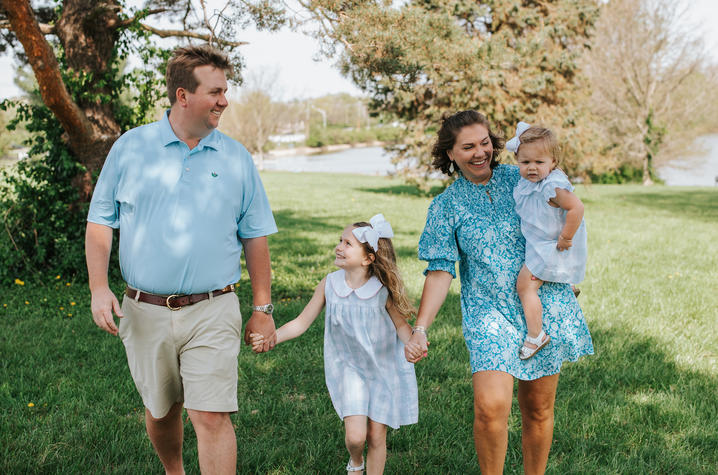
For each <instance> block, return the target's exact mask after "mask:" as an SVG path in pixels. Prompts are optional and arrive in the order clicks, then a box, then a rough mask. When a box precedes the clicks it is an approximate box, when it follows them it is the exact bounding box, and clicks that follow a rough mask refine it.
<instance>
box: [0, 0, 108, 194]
mask: <svg viewBox="0 0 718 475" xmlns="http://www.w3.org/2000/svg"><path fill="white" fill-rule="evenodd" d="M0 3H2V6H3V8H4V9H5V10H6V11H7V15H8V20H9V22H10V25H11V28H12V30H13V31H14V32H15V34H16V35H17V38H18V40H19V41H20V42H21V43H22V45H23V48H24V49H25V52H26V54H27V57H28V60H29V62H30V65H31V66H32V69H33V72H34V73H35V77H36V78H37V82H38V85H39V87H40V94H41V95H42V99H43V102H44V103H45V105H47V107H48V108H49V109H50V110H51V111H52V113H53V114H54V115H55V117H56V118H57V119H58V120H59V122H60V125H61V126H62V128H63V129H64V131H65V137H66V142H67V145H68V147H69V148H70V150H72V152H73V153H74V155H75V157H76V158H77V160H78V162H80V163H81V164H82V165H83V166H84V167H85V171H84V172H83V173H81V174H80V175H78V176H77V177H75V178H74V179H73V185H74V186H75V188H76V189H77V190H78V193H79V197H80V201H89V199H90V197H91V195H92V176H93V174H95V173H96V172H97V171H98V170H99V169H100V168H101V167H102V164H103V163H104V160H105V157H106V156H107V153H108V152H109V150H110V147H112V144H113V143H114V141H115V140H116V139H117V137H119V135H120V132H121V130H120V126H119V124H118V123H117V120H116V119H115V116H114V112H113V110H112V104H108V103H103V102H102V101H101V100H100V99H99V98H98V97H99V96H100V95H105V97H108V95H107V94H108V93H109V92H110V91H109V90H108V87H109V86H107V85H106V82H105V81H102V79H103V78H104V76H105V75H106V74H107V71H108V69H109V66H110V64H109V63H110V60H111V59H112V57H113V50H114V47H115V43H116V41H117V37H118V34H117V27H118V25H119V18H118V16H117V12H118V11H119V9H120V6H119V4H118V2H117V0H100V1H96V0H65V1H64V2H63V8H62V14H61V16H60V18H59V20H58V21H57V23H56V24H55V33H56V34H57V37H58V38H59V40H60V44H61V45H62V47H63V50H64V52H65V58H66V62H67V65H68V67H69V70H68V71H67V72H66V74H68V75H75V76H79V75H81V74H87V75H89V77H90V85H89V87H88V88H87V89H86V90H85V91H86V93H85V94H83V98H82V99H80V100H78V101H75V100H74V99H73V98H72V97H71V95H70V92H68V90H67V88H66V87H65V83H64V82H63V80H62V74H61V71H60V65H59V64H58V62H57V60H56V59H55V54H54V52H53V50H52V46H51V45H50V44H49V43H48V42H47V40H45V36H44V34H43V33H42V31H41V29H40V25H39V24H38V23H37V20H36V19H35V15H34V12H33V10H32V8H31V6H30V2H29V1H28V0H0ZM98 83H99V84H100V85H99V86H98Z"/></svg>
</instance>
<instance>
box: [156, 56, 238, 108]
mask: <svg viewBox="0 0 718 475" xmlns="http://www.w3.org/2000/svg"><path fill="white" fill-rule="evenodd" d="M207 65H209V66H214V67H215V68H218V69H221V70H222V71H224V72H225V73H226V74H227V76H230V77H231V76H232V74H233V69H232V64H231V63H230V62H229V59H228V58H227V55H226V54H224V53H222V52H221V51H219V50H216V49H214V48H212V47H211V46H209V45H197V46H185V47H182V48H177V49H176V50H174V52H173V53H172V57H171V58H170V60H169V62H168V63H167V72H166V73H165V81H166V83H167V96H168V97H169V99H170V105H174V103H175V101H177V88H180V87H181V88H182V89H186V90H188V91H189V92H195V91H196V90H197V86H199V82H198V81H197V78H196V77H195V75H194V69H195V68H197V67H199V66H207Z"/></svg>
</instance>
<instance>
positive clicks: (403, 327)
mask: <svg viewBox="0 0 718 475" xmlns="http://www.w3.org/2000/svg"><path fill="white" fill-rule="evenodd" d="M386 311H387V312H389V316H390V317H391V321H392V323H393V324H394V328H396V333H397V335H399V339H400V340H401V342H402V343H404V344H406V342H408V341H409V338H410V337H411V326H409V323H408V322H407V321H406V318H405V317H404V315H402V314H400V313H399V310H398V309H397V308H396V305H394V302H393V301H392V300H391V297H389V298H388V299H386Z"/></svg>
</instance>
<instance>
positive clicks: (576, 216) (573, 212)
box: [551, 188, 583, 251]
mask: <svg viewBox="0 0 718 475" xmlns="http://www.w3.org/2000/svg"><path fill="white" fill-rule="evenodd" d="M551 202H553V203H554V204H556V205H558V206H559V207H560V208H562V209H564V210H566V223H565V224H564V225H563V229H562V230H561V234H560V235H559V237H558V244H557V245H556V248H557V249H558V250H559V251H565V250H566V249H568V248H569V247H571V246H572V245H573V243H572V242H571V240H572V239H573V236H574V235H575V234H576V231H578V228H579V226H581V220H582V219H583V203H582V202H581V200H580V199H578V196H576V195H575V194H574V193H572V192H570V191H568V190H564V189H563V188H556V196H555V197H553V198H551Z"/></svg>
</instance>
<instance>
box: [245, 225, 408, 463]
mask: <svg viewBox="0 0 718 475" xmlns="http://www.w3.org/2000/svg"><path fill="white" fill-rule="evenodd" d="M393 235H394V234H393V231H392V229H391V226H390V225H389V223H388V222H387V221H386V220H385V219H384V216H383V215H381V214H378V215H376V216H374V217H373V218H371V220H370V222H369V223H366V222H360V223H355V224H352V225H350V226H347V227H346V229H344V232H343V233H342V235H341V237H340V239H339V244H337V246H336V248H335V249H334V253H335V256H336V258H335V260H334V264H335V265H336V266H337V267H339V270H337V271H335V272H332V273H330V274H329V275H327V276H326V277H325V278H324V279H322V281H321V282H320V283H319V285H318V286H317V288H316V290H315V291H314V296H313V297H312V298H311V300H310V301H309V303H308V304H307V306H306V307H304V310H303V311H302V312H301V313H300V314H299V316H297V317H296V318H295V319H294V320H291V321H290V322H288V323H286V324H284V325H283V326H282V327H281V328H279V329H278V330H277V334H276V337H277V340H276V342H277V344H279V343H282V342H285V341H287V340H291V339H292V338H296V337H298V336H299V335H301V334H302V333H304V332H305V331H306V330H307V328H309V325H310V324H311V323H312V322H313V321H314V320H315V319H316V317H317V315H319V313H320V312H321V310H322V308H323V307H324V306H325V305H326V312H325V324H324V374H325V380H326V383H327V388H328V389H329V396H330V397H331V400H332V404H333V405H334V408H335V409H336V411H337V413H338V414H339V417H340V418H342V419H343V420H344V429H345V432H346V437H345V443H346V447H347V450H348V451H349V455H350V458H349V462H348V463H347V466H346V470H347V471H348V472H361V471H363V470H364V458H363V453H364V445H365V443H366V442H368V447H369V448H368V452H367V471H368V473H376V474H380V473H382V472H383V471H384V464H385V462H386V427H387V426H391V427H392V428H394V429H396V428H398V427H399V426H402V425H408V424H414V423H416V422H417V420H418V413H419V402H418V394H417V387H416V377H415V375H414V365H413V364H411V363H409V362H407V361H406V358H405V357H404V343H405V342H407V341H408V340H409V337H410V336H411V332H412V329H411V327H410V326H409V324H408V323H407V321H406V320H407V318H408V317H409V316H410V315H411V314H413V313H414V312H415V309H414V307H413V306H412V304H411V303H410V302H409V300H408V298H407V296H406V293H405V290H404V284H403V282H402V280H401V277H400V276H399V270H398V268H397V265H396V255H395V253H394V247H393V245H392V242H391V239H390V238H391V237H393ZM417 331H420V330H419V329H417ZM250 338H251V341H252V349H253V350H254V351H261V348H262V343H263V338H262V335H259V334H255V333H253V334H251V335H250Z"/></svg>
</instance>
